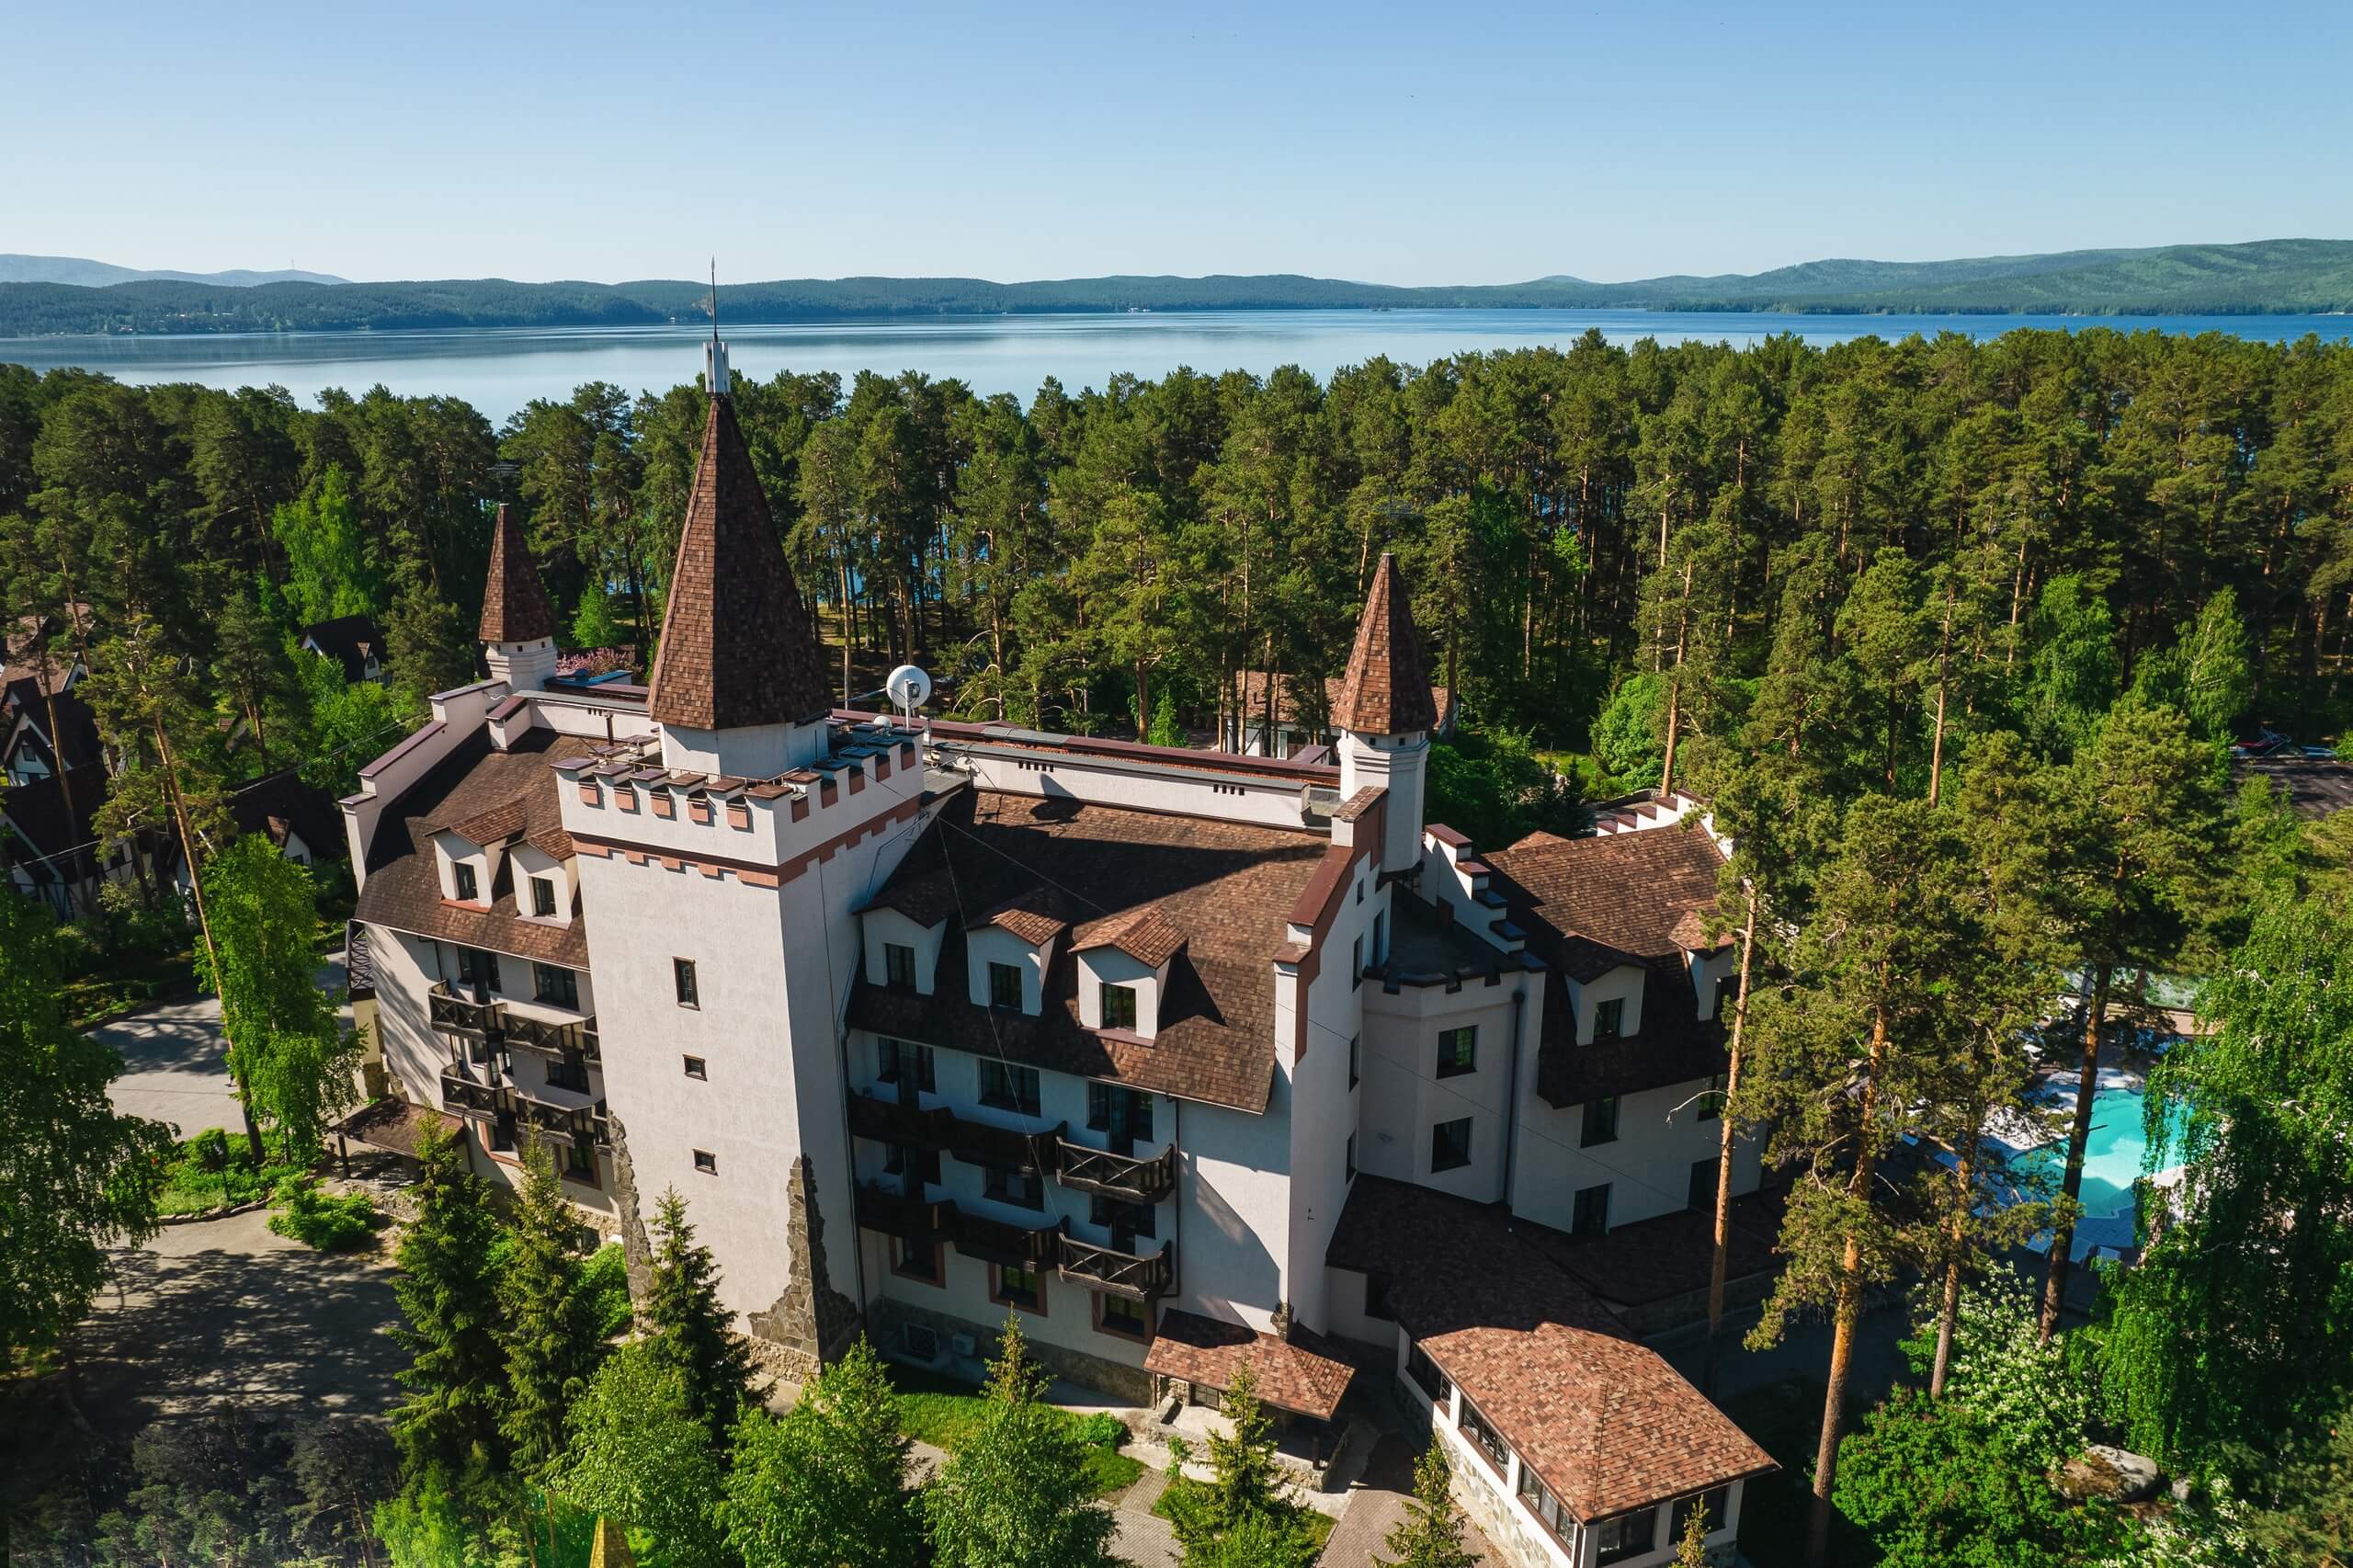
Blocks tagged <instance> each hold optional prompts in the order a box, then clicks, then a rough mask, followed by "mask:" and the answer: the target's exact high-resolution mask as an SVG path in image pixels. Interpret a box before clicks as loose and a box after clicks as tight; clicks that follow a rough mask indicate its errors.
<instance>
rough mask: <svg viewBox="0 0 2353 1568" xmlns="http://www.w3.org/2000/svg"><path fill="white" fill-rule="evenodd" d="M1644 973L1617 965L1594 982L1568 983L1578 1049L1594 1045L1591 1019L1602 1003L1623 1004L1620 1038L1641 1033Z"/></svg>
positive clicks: (1619, 1029)
mask: <svg viewBox="0 0 2353 1568" xmlns="http://www.w3.org/2000/svg"><path fill="white" fill-rule="evenodd" d="M1568 986H1569V1006H1572V1007H1574V1008H1575V1009H1576V1015H1577V1043H1578V1044H1579V1045H1591V1044H1592V1043H1593V1024H1594V1019H1595V1017H1597V1015H1598V1012H1599V1010H1600V1007H1601V1004H1603V1003H1604V1002H1612V1001H1617V1002H1623V1003H1625V1004H1626V1006H1625V1007H1624V1008H1623V1009H1622V1010H1621V1012H1620V1015H1619V1017H1620V1022H1619V1025H1618V1034H1619V1038H1620V1039H1623V1038H1625V1037H1626V1036H1628V1035H1635V1034H1640V1033H1642V1032H1643V971H1642V970H1639V969H1636V968H1634V967H1633V966H1632V965H1631V964H1620V966H1619V967H1618V968H1616V969H1613V970H1611V971H1608V973H1606V974H1602V975H1599V976H1597V977H1596V978H1595V979H1593V980H1589V981H1583V982H1579V981H1575V980H1572V981H1570V982H1569V983H1568Z"/></svg>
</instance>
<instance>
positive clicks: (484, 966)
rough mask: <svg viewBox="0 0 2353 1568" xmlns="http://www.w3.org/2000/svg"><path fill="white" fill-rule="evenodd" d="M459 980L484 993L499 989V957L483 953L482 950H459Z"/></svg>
mask: <svg viewBox="0 0 2353 1568" xmlns="http://www.w3.org/2000/svg"><path fill="white" fill-rule="evenodd" d="M458 978H459V979H460V981H462V982H464V983H466V984H468V985H473V986H479V987H481V988H482V989H483V990H484V991H496V990H497V989H498V955H497V954H496V953H486V952H483V950H482V949H480V948H460V949H458Z"/></svg>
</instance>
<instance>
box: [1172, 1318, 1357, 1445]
mask: <svg viewBox="0 0 2353 1568" xmlns="http://www.w3.org/2000/svg"><path fill="white" fill-rule="evenodd" d="M1244 1366H1247V1367H1248V1368H1249V1369H1250V1376H1251V1378H1252V1379H1253V1381H1256V1384H1257V1394H1258V1398H1259V1399H1260V1400H1261V1401H1263V1402H1264V1403H1267V1404H1271V1405H1273V1406H1274V1407H1275V1408H1276V1409H1278V1410H1290V1411H1295V1412H1297V1413H1298V1414H1299V1415H1312V1416H1313V1417H1314V1418H1315V1419H1316V1420H1318V1421H1329V1420H1330V1419H1332V1416H1333V1414H1334V1413H1335V1412H1336V1411H1337V1410H1338V1409H1339V1408H1340V1396H1341V1395H1343V1394H1345V1393H1347V1392H1348V1384H1349V1383H1350V1382H1351V1381H1354V1380H1355V1378H1356V1375H1357V1369H1356V1368H1355V1367H1353V1366H1351V1365H1350V1364H1349V1363H1348V1362H1347V1361H1346V1360H1345V1359H1343V1358H1341V1356H1340V1354H1339V1351H1338V1349H1337V1348H1336V1346H1331V1345H1329V1344H1327V1343H1326V1342H1325V1341H1324V1339H1323V1338H1322V1337H1321V1336H1319V1335H1315V1334H1313V1333H1311V1332H1309V1331H1308V1330H1306V1329H1303V1328H1294V1329H1293V1330H1291V1336H1290V1339H1289V1340H1287V1341H1286V1340H1282V1339H1278V1338H1276V1337H1275V1336H1274V1335H1271V1334H1257V1333H1254V1332H1253V1331H1252V1330H1251V1329H1249V1328H1248V1327H1246V1326H1245V1325H1244V1324H1238V1323H1225V1322H1222V1321H1220V1320H1219V1319H1216V1318H1208V1317H1203V1316H1201V1315H1200V1314H1199V1312H1186V1311H1184V1310H1183V1309H1181V1308H1176V1307H1171V1308H1169V1309H1167V1310H1166V1311H1165V1312H1162V1313H1161V1314H1160V1328H1159V1332H1158V1333H1157V1334H1156V1335H1154V1338H1153V1342H1152V1350H1151V1352H1150V1353H1149V1354H1147V1355H1146V1356H1145V1357H1144V1358H1143V1369H1144V1370H1145V1371H1147V1372H1157V1373H1158V1374H1159V1375H1160V1376H1162V1377H1164V1378H1182V1379H1183V1380H1184V1381H1187V1382H1188V1383H1199V1384H1201V1385H1203V1386H1205V1387H1208V1388H1214V1389H1224V1388H1226V1387H1228V1386H1230V1385H1231V1384H1232V1383H1233V1374H1234V1373H1235V1372H1236V1371H1237V1370H1239V1369H1241V1368H1242V1367H1244Z"/></svg>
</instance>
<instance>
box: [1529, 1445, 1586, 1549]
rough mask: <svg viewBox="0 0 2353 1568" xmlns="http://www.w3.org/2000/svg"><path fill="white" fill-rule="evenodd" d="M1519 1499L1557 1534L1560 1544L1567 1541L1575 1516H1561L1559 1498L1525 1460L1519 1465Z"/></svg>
mask: <svg viewBox="0 0 2353 1568" xmlns="http://www.w3.org/2000/svg"><path fill="white" fill-rule="evenodd" d="M1519 1500H1520V1501H1521V1502H1523V1503H1525V1504H1527V1505H1528V1511H1529V1513H1531V1514H1533V1515H1535V1516H1536V1517H1538V1518H1540V1519H1541V1520H1543V1521H1544V1528H1546V1529H1549V1530H1551V1531H1552V1533H1553V1534H1554V1535H1555V1536H1558V1537H1559V1538H1560V1540H1561V1542H1562V1544H1563V1545H1567V1544H1568V1543H1569V1540H1570V1536H1571V1533H1572V1532H1573V1531H1574V1530H1575V1528H1576V1520H1575V1517H1574V1516H1572V1517H1568V1518H1565V1519H1564V1518H1563V1517H1562V1516H1561V1500H1560V1499H1559V1498H1558V1497H1555V1496H1553V1495H1552V1488H1550V1487H1548V1486H1546V1485H1545V1484H1544V1483H1542V1482H1540V1481H1539V1480H1537V1479H1536V1467H1535V1466H1534V1465H1531V1464H1529V1463H1528V1462H1527V1461H1526V1460H1522V1461H1521V1462H1520V1467H1519Z"/></svg>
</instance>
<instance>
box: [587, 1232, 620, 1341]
mask: <svg viewBox="0 0 2353 1568" xmlns="http://www.w3.org/2000/svg"><path fill="white" fill-rule="evenodd" d="M580 1289H581V1293H582V1294H583V1295H584V1296H585V1298H586V1300H587V1302H588V1317H589V1321H590V1322H592V1323H594V1324H596V1325H597V1337H598V1338H599V1339H610V1338H612V1337H613V1336H614V1335H617V1334H625V1333H627V1332H628V1331H629V1325H630V1321H631V1320H630V1305H629V1262H628V1260H627V1259H626V1258H624V1257H623V1256H621V1244H620V1243H619V1242H607V1243H606V1244H604V1245H603V1246H600V1247H598V1248H597V1250H596V1251H595V1252H594V1253H592V1254H590V1255H589V1258H588V1261H587V1262H586V1263H585V1264H583V1265H582V1266H581V1269H580Z"/></svg>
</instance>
